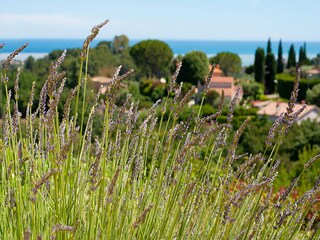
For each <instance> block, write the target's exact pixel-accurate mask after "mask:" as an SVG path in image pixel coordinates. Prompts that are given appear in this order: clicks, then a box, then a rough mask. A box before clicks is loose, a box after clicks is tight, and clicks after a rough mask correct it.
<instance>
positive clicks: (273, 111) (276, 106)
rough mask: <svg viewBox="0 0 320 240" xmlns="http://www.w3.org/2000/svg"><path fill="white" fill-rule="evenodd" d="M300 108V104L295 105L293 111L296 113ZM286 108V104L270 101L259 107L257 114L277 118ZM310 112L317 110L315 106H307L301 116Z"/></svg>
mask: <svg viewBox="0 0 320 240" xmlns="http://www.w3.org/2000/svg"><path fill="white" fill-rule="evenodd" d="M302 106H303V105H302V104H295V107H294V111H297V110H298V109H300V108H301V107H302ZM287 107H288V104H287V103H284V102H272V101H270V102H269V103H268V104H267V105H265V106H263V107H261V108H260V110H259V111H258V112H257V114H258V115H268V116H275V117H279V116H280V114H281V113H283V112H286V111H287ZM312 110H319V108H318V107H317V106H315V105H307V107H306V108H305V110H304V111H303V112H302V114H301V116H303V115H304V114H306V113H308V112H310V111H312Z"/></svg>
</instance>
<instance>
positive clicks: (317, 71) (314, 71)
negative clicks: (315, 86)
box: [306, 68, 320, 75]
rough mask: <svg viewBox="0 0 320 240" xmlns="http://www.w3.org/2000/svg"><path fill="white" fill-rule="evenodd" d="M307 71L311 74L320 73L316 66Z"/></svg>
mask: <svg viewBox="0 0 320 240" xmlns="http://www.w3.org/2000/svg"><path fill="white" fill-rule="evenodd" d="M306 73H307V74H311V75H317V74H320V70H319V69H316V68H313V69H309V70H307V71H306Z"/></svg>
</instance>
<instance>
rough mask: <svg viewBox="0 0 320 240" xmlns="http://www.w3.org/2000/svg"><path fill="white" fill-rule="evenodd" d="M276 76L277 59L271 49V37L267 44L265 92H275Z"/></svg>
mask: <svg viewBox="0 0 320 240" xmlns="http://www.w3.org/2000/svg"><path fill="white" fill-rule="evenodd" d="M275 77H276V60H275V57H274V54H273V53H272V49H271V41H270V38H269V40H268V45H267V56H266V71H265V92H266V93H268V94H270V93H273V92H274V89H275V82H274V79H275Z"/></svg>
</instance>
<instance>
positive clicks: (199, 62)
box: [178, 51, 209, 85]
mask: <svg viewBox="0 0 320 240" xmlns="http://www.w3.org/2000/svg"><path fill="white" fill-rule="evenodd" d="M208 71H209V61H208V58H207V56H206V54H205V53H204V52H200V51H192V52H189V53H187V54H186V55H185V56H184V57H183V60H182V67H181V69H180V73H179V76H178V82H189V83H191V84H193V85H197V84H198V82H200V83H201V84H203V83H204V80H205V77H206V76H207V74H208Z"/></svg>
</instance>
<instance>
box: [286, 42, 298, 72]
mask: <svg viewBox="0 0 320 240" xmlns="http://www.w3.org/2000/svg"><path fill="white" fill-rule="evenodd" d="M296 64H297V62H296V52H295V50H294V45H293V44H291V46H290V49H289V54H288V63H287V68H291V67H295V66H296Z"/></svg>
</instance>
